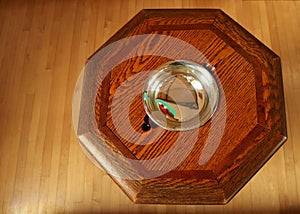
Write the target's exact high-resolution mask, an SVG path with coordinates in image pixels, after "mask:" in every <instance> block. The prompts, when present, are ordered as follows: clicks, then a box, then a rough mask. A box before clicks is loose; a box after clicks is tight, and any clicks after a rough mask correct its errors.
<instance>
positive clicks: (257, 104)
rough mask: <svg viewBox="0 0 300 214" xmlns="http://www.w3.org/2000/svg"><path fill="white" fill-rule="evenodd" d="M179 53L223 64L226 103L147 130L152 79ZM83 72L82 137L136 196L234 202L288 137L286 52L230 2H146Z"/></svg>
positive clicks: (218, 73)
mask: <svg viewBox="0 0 300 214" xmlns="http://www.w3.org/2000/svg"><path fill="white" fill-rule="evenodd" d="M178 59H183V60H191V61H194V62H196V63H210V64H211V65H212V66H214V67H215V77H216V79H217V81H218V85H219V89H220V102H219V107H218V109H217V111H216V113H215V115H214V116H213V117H212V119H211V120H210V121H209V122H208V123H206V124H205V125H204V126H201V127H199V128H196V129H193V130H190V131H186V132H172V131H168V130H164V129H163V128H161V127H158V126H153V127H152V129H151V130H150V131H148V132H144V131H143V130H142V129H141V125H142V124H143V122H144V116H145V114H146V113H145V111H144V108H143V103H142V99H141V97H142V88H143V85H144V83H145V80H146V79H147V77H148V76H149V74H150V73H151V70H152V69H155V68H156V67H158V66H159V65H161V64H163V63H165V62H168V61H171V60H178ZM81 77H82V82H81V83H80V82H79V83H78V86H77V90H76V91H75V95H74V103H73V118H74V126H75V129H76V133H77V136H78V138H79V140H80V143H81V145H82V147H83V148H84V150H86V153H87V154H88V156H89V157H90V158H91V159H92V160H93V161H94V162H95V163H96V164H98V165H99V166H101V167H102V168H103V169H104V170H105V171H107V173H108V174H110V176H111V177H112V178H113V179H114V180H115V181H116V183H117V184H118V185H119V186H120V187H121V188H122V189H123V191H124V192H125V193H126V194H127V195H128V196H129V198H131V199H132V200H133V201H134V202H136V203H168V204H224V203H226V202H228V201H229V200H230V199H231V198H232V197H233V196H234V194H235V193H237V191H238V190H239V189H240V188H241V187H242V186H243V185H244V184H245V183H246V182H247V181H248V180H249V179H250V178H251V177H252V176H253V175H254V173H255V172H257V171H258V170H259V168H260V167H261V166H262V165H263V164H264V163H265V162H266V161H267V160H268V158H270V157H271V155H273V154H274V153H275V151H276V150H277V149H278V148H279V147H280V146H281V145H282V144H283V142H284V141H285V140H286V125H285V110H284V99H283V87H282V79H281V67H280V59H279V57H278V56H277V55H276V54H274V53H273V52H272V51H271V50H269V49H268V48H267V47H265V46H264V45H263V44H262V43H261V42H259V41H258V40H257V39H255V38H254V37H253V36H252V35H251V34H250V33H248V32H247V31H246V30H245V29H243V28H242V27H241V26H240V25H238V24H237V23H236V22H235V21H233V20H232V19H231V18H229V17H228V16H227V15H226V14H224V13H223V12H222V11H220V10H207V9H205V10H201V9H197V10H186V9H184V10H181V9H180V10H178V9H174V10H143V11H141V12H140V13H139V14H138V15H136V16H135V17H134V18H133V19H132V20H131V21H130V22H129V23H127V24H126V25H125V26H124V27H123V28H122V29H121V30H120V31H118V32H117V33H116V34H115V35H114V36H113V37H112V38H111V39H110V40H109V41H108V42H107V43H105V44H104V45H103V46H102V48H100V49H99V50H98V51H97V52H96V53H95V54H93V55H92V56H91V57H90V59H89V61H88V63H87V65H86V68H85V70H84V72H83V74H82V76H81Z"/></svg>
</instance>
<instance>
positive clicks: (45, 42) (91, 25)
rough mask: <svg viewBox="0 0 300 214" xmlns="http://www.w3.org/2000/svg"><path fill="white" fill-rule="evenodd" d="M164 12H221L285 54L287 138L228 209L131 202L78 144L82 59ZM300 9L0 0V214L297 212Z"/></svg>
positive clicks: (272, 4) (287, 4)
mask: <svg viewBox="0 0 300 214" xmlns="http://www.w3.org/2000/svg"><path fill="white" fill-rule="evenodd" d="M159 7H162V8H166V7H171V8H173V7H177V8H181V7H187V8H188V7H208V8H221V9H222V10H224V11H225V12H226V13H227V14H229V15H230V16H231V17H232V18H234V19H235V20H236V21H238V22H239V23H240V24H241V25H242V26H244V27H245V28H246V29H247V30H249V31H250V32H251V33H252V34H253V35H255V36H256V37H257V38H258V39H260V40H261V41H262V42H263V43H264V44H266V45H267V46H268V47H270V48H271V49H272V50H274V51H275V52H276V53H277V54H278V55H279V56H280V57H281V61H282V71H283V81H284V89H285V99H286V110H287V126H288V136H289V140H288V141H287V143H286V144H285V145H284V146H283V147H282V148H281V149H280V150H279V151H278V153H276V154H275V155H274V156H273V157H272V158H271V159H270V161H269V162H268V163H267V164H266V165H265V166H264V167H263V168H262V169H261V170H260V171H259V173H258V174H256V175H255V177H254V178H253V179H252V180H251V181H250V182H249V183H248V184H247V185H246V186H245V187H244V188H243V190H242V191H241V192H239V193H238V194H237V196H236V197H235V198H234V200H232V201H231V202H230V203H229V204H228V205H226V206H194V205H192V206H179V205H178V206H174V205H173V206H171V205H134V204H132V202H130V200H129V199H127V197H126V196H125V195H124V193H123V192H121V191H120V190H119V188H118V187H117V186H116V185H115V184H114V183H113V182H112V181H111V179H110V178H109V177H108V175H106V174H105V173H104V172H102V171H100V170H99V169H97V168H96V167H95V166H94V165H93V164H92V163H91V162H90V161H89V160H88V159H87V158H86V157H85V155H84V154H83V152H82V150H81V148H80V146H79V144H78V142H77V140H76V137H75V134H74V131H73V128H72V117H71V104H72V94H73V90H74V87H75V84H76V79H77V77H78V75H79V73H80V71H81V69H82V67H83V66H84V64H85V59H86V58H87V57H88V56H90V54H92V53H93V52H94V51H95V50H96V49H97V48H98V47H99V46H101V44H103V43H104V42H105V41H106V40H107V39H108V38H109V37H110V36H111V35H112V34H113V33H114V32H116V31H117V30H118V29H119V28H120V27H121V26H122V25H123V24H125V23H126V22H127V21H128V20H129V19H130V18H131V17H133V16H134V15H135V14H136V13H137V12H138V11H140V10H141V9H142V8H159ZM299 9H300V4H299V2H297V1H295V2H294V1H266V2H264V1H223V2H218V1H136V2H135V1H86V2H83V1H56V2H55V1H44V2H35V3H33V2H31V1H28V2H25V1H4V0H2V1H0V17H1V18H0V38H1V40H0V59H1V60H0V70H1V72H0V81H1V84H0V113H1V120H0V126H1V131H0V132H1V134H0V136H1V144H0V206H1V211H2V212H3V213H21V212H24V213H35V212H46V211H48V212H50V213H53V212H70V213H73V212H77V213H82V212H102V213H109V212H115V213H118V212H121V213H132V212H136V213H139V212H146V213H167V212H170V213H175V212H177V213H199V212H203V213H233V212H236V213H258V212H261V213H267V212H269V213H279V212H285V213H296V212H297V211H298V212H299V211H300V203H299V199H300V183H299V180H300V179H299V173H300V164H299V162H300V159H299V158H300V157H299V155H298V154H299V149H300V147H299V143H298V141H299V140H300V135H299V132H298V126H299V125H300V124H299V121H300V111H299V109H300V103H299V99H298V97H299V95H300V87H299V83H298V81H300V75H299V63H300V58H299V53H298V52H299V48H300V47H299V44H300V41H299V37H298V35H299V33H300V32H299V18H300V17H299V13H298V11H299ZM297 153H298V154H297Z"/></svg>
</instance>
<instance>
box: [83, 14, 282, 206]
mask: <svg viewBox="0 0 300 214" xmlns="http://www.w3.org/2000/svg"><path fill="white" fill-rule="evenodd" d="M145 11H147V10H143V11H141V12H140V13H139V14H137V16H141V17H140V19H142V20H144V18H145ZM141 14H142V15H141ZM155 14H156V13H155V12H154V13H153V14H152V16H155ZM216 14H219V16H220V17H221V18H222V17H225V16H227V15H226V14H224V13H223V12H222V11H220V10H216ZM220 14H221V15H220ZM185 15H186V14H185ZM148 16H150V15H148ZM227 18H228V17H227ZM229 19H230V20H232V19H231V18H230V17H229ZM135 21H136V22H138V21H137V20H135ZM131 22H134V21H131ZM229 22H230V21H229ZM232 22H234V21H233V20H232ZM225 23H226V24H227V25H228V22H225ZM229 24H230V23H229ZM214 25H216V26H217V27H216V28H218V27H220V26H219V23H218V22H215V24H214ZM132 26H134V24H133V25H132ZM145 26H146V25H145ZM147 27H149V26H147ZM150 29H151V27H150ZM218 29H219V28H218ZM228 29H230V28H228ZM241 29H243V28H242V27H241ZM130 30H132V29H126V28H124V29H123V30H122V29H121V32H122V31H123V33H121V34H120V33H119V31H118V34H115V36H113V37H112V38H111V39H110V40H108V41H107V42H106V43H105V44H104V45H103V46H102V47H104V46H106V45H108V44H110V43H111V42H113V41H117V40H118V39H120V38H123V37H124V36H126V33H128V32H129V31H130ZM230 30H231V29H230ZM244 31H245V32H243V31H242V35H243V34H247V35H246V36H247V37H249V35H250V34H249V33H247V31H246V30H244ZM227 37H228V36H227ZM224 38H225V37H224ZM231 39H232V38H231ZM235 39H237V38H235ZM238 39H241V38H238ZM248 39H249V38H248ZM255 40H257V39H256V38H255V37H253V36H251V38H250V41H248V40H247V41H246V43H245V44H248V45H249V47H251V44H252V42H253V41H255ZM257 41H258V40H257ZM247 42H248V43H247ZM259 43H260V44H261V45H260V46H259V47H258V50H259V51H257V52H254V53H253V57H254V58H249V57H248V59H249V60H250V61H251V62H252V63H253V62H254V63H255V64H256V65H258V67H260V68H262V67H263V68H264V69H265V72H264V73H263V74H262V77H261V78H263V83H264V87H267V88H268V90H271V91H272V92H275V95H274V96H273V97H272V96H271V97H270V96H264V97H263V99H264V102H265V103H266V104H268V105H269V109H271V110H272V109H273V110H274V109H275V111H269V112H267V114H268V115H267V116H266V118H265V119H266V123H267V126H265V124H262V126H261V127H260V126H259V124H258V127H257V129H263V133H265V134H266V133H267V134H266V136H267V138H262V140H261V142H259V143H258V144H257V146H262V148H264V149H265V151H263V152H262V153H260V154H258V155H257V156H256V155H252V156H247V159H245V160H243V161H242V163H245V165H243V164H239V165H234V164H232V165H230V166H228V168H227V169H226V170H230V171H231V172H232V174H230V175H231V177H230V179H227V182H224V180H222V179H223V178H224V177H225V175H226V172H227V171H226V170H225V171H222V170H219V171H218V170H217V171H218V173H216V174H218V177H217V179H213V180H211V181H210V182H212V183H213V184H214V185H216V186H215V187H214V188H216V189H218V190H217V191H219V190H221V189H224V192H223V193H222V194H221V193H218V194H219V196H218V201H216V202H215V203H221V204H223V203H226V202H228V201H229V200H230V199H231V198H232V197H233V196H234V194H235V193H236V192H237V190H239V189H240V188H242V186H243V185H244V184H245V183H247V181H244V182H242V181H239V180H237V179H238V176H237V177H235V175H236V173H237V172H239V175H240V172H241V171H242V172H244V174H243V175H244V177H247V178H248V179H250V178H251V177H252V176H253V175H254V174H255V173H256V172H257V171H258V170H259V169H260V167H262V165H263V164H264V163H265V162H266V161H267V159H268V158H270V157H271V156H272V155H273V154H274V153H275V151H276V150H277V149H278V148H279V147H280V146H281V145H282V144H283V143H284V141H285V140H286V139H287V137H286V120H285V106H284V103H283V102H282V103H281V105H280V106H276V105H275V102H274V101H275V100H276V98H277V99H279V100H282V101H283V100H284V97H283V86H282V74H281V65H280V58H279V57H278V56H277V55H276V54H274V53H273V52H272V51H270V50H269V49H268V48H267V47H266V46H264V45H263V44H262V43H261V42H259ZM232 45H235V47H237V46H240V45H239V44H237V43H236V44H234V43H232ZM102 47H101V48H102ZM101 48H99V49H101ZM238 49H239V50H243V49H241V48H240V47H238ZM267 52H271V53H272V54H269V53H267ZM257 55H260V56H263V58H262V59H263V60H262V62H261V63H260V64H258V63H257V62H255V61H256V60H255V58H256V57H255V56H257ZM91 57H92V56H91ZM253 60H254V61H253ZM266 65H267V66H271V68H272V70H274V71H275V73H272V72H270V70H269V69H267V68H268V67H267V66H266ZM267 71H269V72H267ZM262 72H263V71H262ZM85 77H86V76H85ZM89 77H90V78H92V75H89ZM89 81H90V80H89V78H84V80H83V87H85V86H87V85H88V83H89ZM85 90H86V89H85ZM88 94H89V91H88V90H87V91H86V93H85V94H82V97H83V99H82V100H81V108H80V110H82V109H85V106H86V105H88V103H85V102H86V101H87V100H88V99H85V98H88V97H89V96H88ZM90 101H91V100H90ZM277 101H278V100H277ZM91 102H93V103H92V104H93V105H94V101H91ZM274 107H275V108H274ZM265 111H266V110H265ZM81 115H84V114H81ZM275 117H276V120H275V122H273V119H274V118H275ZM89 119H94V118H87V117H85V118H79V120H81V121H80V122H79V124H82V127H85V128H84V130H82V133H83V132H85V131H89V130H91V129H94V128H96V127H91V126H89V125H88V124H89ZM86 125H88V126H86ZM82 127H81V128H82ZM87 127H89V128H88V129H86V128H87ZM90 128H91V129H90ZM79 130H80V127H79ZM270 130H273V131H270ZM93 131H94V130H93ZM253 132H255V131H253ZM251 134H252V133H250V135H251ZM271 136H276V138H271ZM258 138H259V136H258ZM249 143H251V142H249ZM253 144H254V143H253ZM242 145H243V144H242V143H240V145H239V146H242ZM250 148H252V147H250ZM274 148H275V149H274ZM236 149H238V148H236ZM252 149H253V151H254V150H255V149H254V148H252ZM265 156H267V159H265ZM228 158H231V157H230V155H229V156H228ZM253 158H254V159H253ZM92 159H93V157H92ZM253 160H255V161H253ZM258 160H259V161H258ZM251 161H253V162H256V163H260V164H258V165H257V166H255V167H253V170H251V171H248V172H247V170H248V169H249V168H247V167H246V166H248V165H246V163H249V162H251ZM98 164H100V163H98ZM248 167H249V166H248ZM245 169H247V170H245ZM166 177H167V176H166ZM112 178H113V179H114V180H115V181H116V183H117V184H118V185H119V186H120V187H121V188H122V189H123V190H124V192H125V193H126V194H127V195H128V196H129V198H131V199H132V200H133V201H135V202H136V203H176V204H177V203H187V204H189V203H190V204H198V203H199V202H197V201H193V202H189V201H185V199H182V201H181V202H180V199H176V200H175V201H174V195H173V196H172V198H168V197H166V195H164V194H169V193H168V191H167V192H166V191H165V192H164V191H162V192H161V197H159V196H156V197H157V198H156V199H155V198H154V199H153V197H152V194H151V191H157V194H159V192H160V191H159V190H152V189H149V187H148V186H147V187H145V185H149V183H147V182H145V181H141V182H140V181H130V180H122V179H118V178H114V177H112ZM166 179H167V178H166ZM179 179H180V178H179ZM233 181H236V186H235V187H233V186H231V183H234V182H233ZM124 182H125V183H126V184H125V185H124ZM136 183H138V184H136ZM193 185H194V184H193ZM126 187H128V188H126ZM233 190H234V191H233ZM204 193H205V191H203V192H201V191H199V194H200V195H199V199H201V200H200V201H201V203H203V204H205V203H206V202H205V200H204V199H203V198H201V196H202V195H203V194H204ZM141 196H142V197H141ZM213 197H216V195H213ZM222 197H223V198H222ZM206 199H207V203H208V204H211V203H212V202H213V201H211V200H213V199H212V198H209V196H208V195H206ZM220 201H221V202H220Z"/></svg>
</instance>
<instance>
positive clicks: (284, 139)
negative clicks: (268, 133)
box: [100, 37, 287, 204]
mask: <svg viewBox="0 0 300 214" xmlns="http://www.w3.org/2000/svg"><path fill="white" fill-rule="evenodd" d="M254 39H256V38H255V37H254ZM109 41H110V40H109ZM109 41H108V42H107V43H109ZM105 44H106V43H105ZM261 44H262V43H261ZM101 48H102V47H101ZM101 48H100V49H101ZM267 49H268V48H267ZM272 60H273V62H274V64H276V63H278V62H279V66H280V58H279V57H278V56H277V55H276V57H275V58H273V59H272ZM277 72H278V74H279V75H280V78H279V80H278V81H280V82H281V83H282V73H281V72H280V70H278V71H277ZM282 88H283V87H282ZM279 91H281V92H282V95H283V90H280V89H279ZM282 112H285V109H284V105H283V109H282ZM282 114H283V116H284V118H285V113H282ZM285 124H286V121H285ZM264 128H265V127H264ZM283 130H285V131H286V127H284V128H283ZM275 134H276V133H275ZM285 135H286V134H285ZM286 139H287V138H286V136H283V140H282V141H281V142H280V144H279V146H278V147H276V150H277V149H279V148H280V146H281V145H282V144H283V143H284V142H285V141H286ZM274 153H275V151H274V152H273V153H270V154H269V156H270V157H271V156H272V155H273V154H274ZM270 157H269V158H270ZM266 162H267V160H266V161H265V162H263V163H261V166H260V167H262V166H263V165H264V164H265V163H266ZM260 167H259V168H258V169H257V170H256V172H257V171H258V170H259V169H260ZM256 172H255V173H256ZM255 173H253V175H254V174H255ZM253 175H251V176H250V177H249V179H250V178H251V177H252V176H253ZM113 179H114V178H113ZM249 179H248V180H249ZM114 180H115V179H114ZM248 180H247V181H246V182H245V184H246V183H247V182H248ZM115 181H116V180H115ZM118 182H120V181H116V183H118ZM245 184H243V185H245ZM118 185H120V184H118ZM243 185H241V187H240V188H242V186H243ZM120 187H121V188H122V189H123V187H122V186H121V185H120ZM124 192H125V193H126V191H124ZM236 192H238V190H237V191H236ZM126 194H127V193H126ZM137 194H138V193H137ZM234 194H236V193H233V194H232V195H231V196H230V197H229V198H228V200H227V202H228V201H229V200H230V199H231V198H232V197H233V196H234ZM135 197H136V195H135V196H132V195H131V196H129V198H131V200H133V201H137V199H136V198H135ZM225 203H226V202H225ZM222 204H223V203H222Z"/></svg>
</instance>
